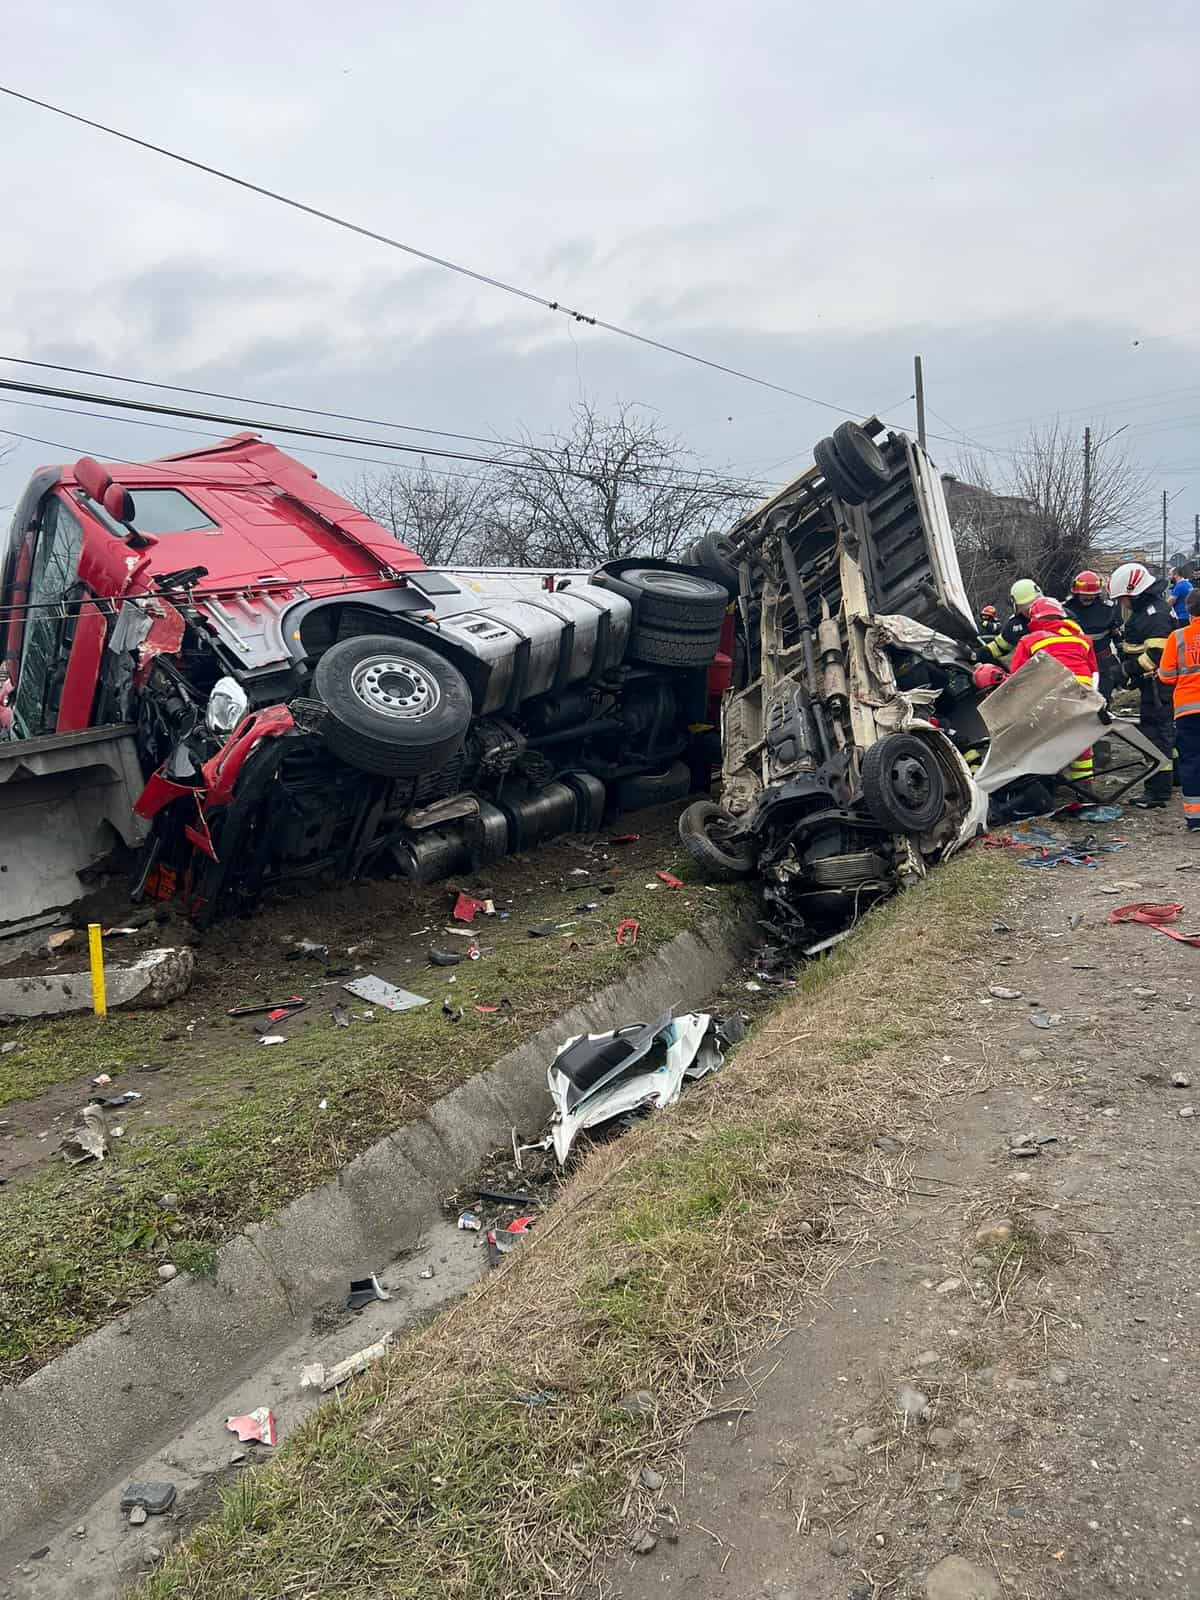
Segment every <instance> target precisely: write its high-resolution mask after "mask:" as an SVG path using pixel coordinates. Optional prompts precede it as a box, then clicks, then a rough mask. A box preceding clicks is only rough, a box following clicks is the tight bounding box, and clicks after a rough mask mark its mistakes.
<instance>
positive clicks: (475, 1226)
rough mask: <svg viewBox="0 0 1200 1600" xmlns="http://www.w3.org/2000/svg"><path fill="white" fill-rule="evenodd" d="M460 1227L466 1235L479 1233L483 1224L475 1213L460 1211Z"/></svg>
mask: <svg viewBox="0 0 1200 1600" xmlns="http://www.w3.org/2000/svg"><path fill="white" fill-rule="evenodd" d="M458 1225H459V1227H460V1228H461V1229H462V1230H463V1232H464V1233H478V1232H479V1230H480V1229H481V1228H482V1227H483V1223H482V1221H481V1220H480V1218H479V1217H478V1215H477V1214H476V1213H475V1212H474V1211H460V1212H459V1214H458Z"/></svg>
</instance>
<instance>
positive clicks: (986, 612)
mask: <svg viewBox="0 0 1200 1600" xmlns="http://www.w3.org/2000/svg"><path fill="white" fill-rule="evenodd" d="M979 615H980V616H981V617H994V616H995V615H996V608H995V606H984V608H983V610H982V611H981V612H980V613H979Z"/></svg>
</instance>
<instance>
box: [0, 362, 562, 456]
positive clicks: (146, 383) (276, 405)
mask: <svg viewBox="0 0 1200 1600" xmlns="http://www.w3.org/2000/svg"><path fill="white" fill-rule="evenodd" d="M0 361H8V362H12V363H13V364H14V365H16V366H21V367H40V368H41V369H42V370H43V371H45V372H70V373H73V374H74V375H75V376H76V377H79V378H103V379H104V380H105V381H106V382H108V383H126V384H130V385H131V386H132V387H134V388H136V389H166V390H169V391H170V392H171V393H172V394H192V395H199V396H200V397H201V398H203V399H205V400H232V401H233V402H234V404H235V405H239V406H271V407H272V408H273V409H274V410H276V411H296V412H299V413H300V414H301V415H302V416H306V417H324V418H325V419H326V420H327V421H329V422H364V423H366V424H367V426H368V427H372V428H400V429H402V430H403V431H404V432H406V433H431V434H434V435H436V436H437V437H438V438H441V439H458V440H461V441H463V442H464V443H466V444H486V445H491V446H495V445H507V446H508V447H509V448H511V449H513V450H520V449H523V448H524V445H523V444H522V443H521V442H520V441H519V440H516V439H495V438H491V439H489V438H486V437H485V436H484V435H483V434H479V433H451V432H450V431H449V429H447V428H423V427H421V426H420V425H419V424H417V423H415V422H387V421H383V420H381V419H380V418H379V417H359V416H355V415H354V414H353V413H352V412H346V411H319V410H317V408H316V407H315V406H297V405H292V404H291V403H290V402H288V401H286V400H254V399H250V398H249V397H248V396H246V395H242V394H226V393H224V392H222V391H221V390H220V389H190V388H188V387H187V386H186V385H184V384H181V383H158V382H156V381H155V380H153V379H151V378H128V377H125V376H123V375H122V374H121V373H119V372H97V371H96V370H95V369H94V368H92V367H68V366H65V365H63V363H61V362H58V361H34V360H32V359H31V358H30V357H28V356H0ZM540 448H547V447H540Z"/></svg>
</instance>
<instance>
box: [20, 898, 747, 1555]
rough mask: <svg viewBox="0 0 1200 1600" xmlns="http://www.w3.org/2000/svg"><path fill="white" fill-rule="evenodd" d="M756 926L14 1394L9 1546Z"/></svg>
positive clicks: (731, 934) (236, 1244)
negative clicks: (555, 1070) (557, 1071)
mask: <svg viewBox="0 0 1200 1600" xmlns="http://www.w3.org/2000/svg"><path fill="white" fill-rule="evenodd" d="M744 946H745V934H744V931H743V930H742V929H741V928H740V927H739V926H738V925H737V924H736V923H734V922H719V921H715V920H714V921H711V922H708V923H704V924H701V926H700V927H699V928H698V929H697V930H695V931H694V932H688V933H684V934H680V935H679V936H678V937H677V938H675V939H673V940H671V941H670V943H668V944H667V945H665V946H664V947H663V948H662V949H661V950H658V951H656V952H655V953H654V954H653V955H651V956H648V957H646V958H645V959H643V960H642V961H640V962H639V963H638V964H637V966H636V968H635V969H634V970H633V971H632V972H631V973H630V975H629V976H628V977H627V978H623V979H621V980H620V982H618V983H614V984H610V985H609V986H608V987H607V988H605V989H602V990H601V991H600V992H599V993H598V994H596V995H595V996H594V997H593V998H592V999H591V1000H588V1001H586V1002H584V1003H583V1004H582V1005H579V1006H575V1007H573V1008H572V1009H571V1010H570V1011H568V1012H566V1013H565V1015H563V1016H562V1017H560V1018H559V1019H558V1020H557V1021H556V1022H554V1023H552V1024H551V1025H550V1026H549V1027H547V1028H543V1029H542V1030H541V1032H540V1033H537V1034H535V1035H534V1036H533V1037H532V1038H531V1039H529V1040H528V1041H527V1042H526V1043H525V1044H523V1045H520V1046H519V1047H518V1048H517V1049H515V1050H511V1051H509V1052H508V1054H507V1055H505V1056H502V1057H501V1058H500V1059H499V1060H498V1061H497V1062H495V1063H494V1065H492V1066H491V1067H489V1068H487V1069H486V1070H485V1071H483V1072H481V1073H479V1074H478V1076H476V1077H474V1078H471V1079H469V1080H468V1081H467V1082H466V1083H464V1084H462V1085H461V1086H460V1087H459V1088H457V1089H455V1090H453V1091H452V1092H451V1093H450V1094H448V1095H446V1096H444V1098H442V1099H441V1100H439V1101H437V1102H436V1103H435V1104H434V1105H432V1106H431V1107H430V1108H429V1110H428V1111H427V1112H426V1114H425V1115H424V1116H423V1117H421V1118H420V1119H419V1120H418V1121H416V1122H413V1123H409V1124H407V1125H406V1126H405V1127H403V1128H400V1129H398V1130H397V1131H396V1132H395V1133H393V1134H390V1135H389V1136H388V1137H387V1138H384V1139H381V1140H380V1141H379V1142H378V1143H377V1144H375V1145H372V1146H371V1148H370V1149H369V1150H365V1151H364V1152H363V1153H362V1154H361V1155H359V1156H357V1157H356V1158H355V1159H354V1160H353V1161H351V1162H350V1163H349V1164H348V1165H347V1166H346V1167H345V1168H343V1170H342V1171H341V1172H340V1173H339V1174H338V1176H337V1177H336V1178H335V1179H333V1180H331V1181H330V1182H329V1183H327V1184H324V1185H322V1187H321V1188H319V1189H314V1190H312V1191H311V1192H310V1193H308V1194H305V1195H302V1196H301V1197H300V1198H299V1199H297V1200H294V1201H293V1202H292V1204H291V1205H289V1206H287V1207H286V1208H285V1209H284V1210H283V1211H281V1212H279V1213H278V1214H277V1215H276V1216H274V1217H272V1218H270V1219H269V1220H268V1221H267V1222H264V1223H261V1224H258V1225H255V1226H253V1227H250V1228H247V1229H246V1230H245V1231H244V1232H243V1233H241V1234H239V1235H238V1236H237V1237H236V1238H234V1239H232V1240H231V1241H230V1242H229V1243H228V1244H227V1245H225V1246H224V1247H223V1248H222V1250H221V1252H220V1255H219V1258H218V1268H217V1273H216V1276H215V1277H214V1278H209V1279H197V1278H191V1277H189V1276H187V1275H186V1274H183V1275H181V1276H180V1277H178V1278H176V1279H175V1280H173V1281H172V1282H171V1283H169V1284H166V1285H164V1287H163V1288H162V1289H160V1290H159V1291H157V1292H156V1293H155V1294H154V1295H153V1296H151V1297H150V1298H149V1299H147V1300H144V1301H143V1302H141V1304H139V1305H137V1306H135V1307H134V1308H133V1310H132V1311H130V1312H128V1313H127V1314H126V1315H125V1316H123V1317H122V1318H120V1320H119V1321H117V1322H114V1323H110V1324H109V1325H108V1326H107V1327H104V1328H101V1329H99V1330H98V1331H97V1332H96V1333H93V1334H90V1335H89V1336H88V1337H87V1338H86V1339H84V1340H82V1341H81V1342H80V1343H79V1344H78V1345H76V1346H75V1347H74V1348H73V1349H71V1350H69V1351H67V1352H66V1353H65V1354H64V1355H62V1356H60V1357H59V1358H58V1359H57V1360H56V1361H53V1362H51V1363H50V1365H49V1366H47V1367H44V1368H43V1369H42V1371H40V1372H37V1373H35V1374H34V1375H33V1377H31V1378H29V1379H27V1380H26V1382H25V1383H23V1384H21V1385H20V1387H19V1388H16V1389H12V1390H8V1391H5V1392H3V1393H0V1546H3V1545H5V1544H7V1543H8V1542H9V1540H10V1539H11V1538H12V1537H13V1536H14V1535H16V1534H19V1533H20V1531H21V1530H22V1528H24V1527H27V1526H29V1525H30V1524H32V1523H33V1522H34V1521H37V1520H42V1519H45V1518H48V1517H52V1516H55V1515H58V1514H60V1513H63V1514H65V1513H66V1512H67V1510H68V1509H69V1508H70V1507H71V1505H72V1504H74V1503H76V1502H78V1501H79V1500H80V1499H81V1498H82V1497H83V1496H85V1495H89V1494H94V1493H95V1492H96V1489H97V1485H98V1484H99V1483H103V1482H104V1481H107V1480H108V1479H110V1478H112V1477H113V1476H115V1475H116V1474H118V1473H120V1472H121V1471H122V1470H124V1469H126V1468H128V1467H129V1466H130V1465H131V1464H133V1463H136V1462H137V1461H140V1460H142V1459H143V1458H144V1457H145V1456H146V1455H147V1453H148V1452H149V1451H150V1450H152V1449H153V1448H154V1447H155V1445H156V1444H157V1443H158V1442H161V1441H164V1440H165V1439H166V1438H167V1437H168V1436H170V1435H171V1434H173V1433H174V1432H175V1431H176V1430H177V1429H178V1427H179V1426H180V1425H181V1423H182V1422H183V1421H185V1420H186V1419H187V1418H189V1417H190V1416H192V1415H193V1414H194V1413H195V1412H197V1411H199V1410H200V1409H202V1408H203V1407H205V1406H206V1405H209V1404H212V1403H214V1402H215V1401H216V1400H217V1399H218V1398H219V1397H220V1395H221V1394H223V1393H225V1392H226V1391H227V1390H228V1388H229V1386H230V1384H231V1382H232V1381H234V1380H236V1379H237V1378H238V1376H239V1372H240V1371H241V1370H243V1369H245V1370H249V1369H250V1368H251V1367H252V1366H253V1363H254V1362H255V1361H256V1360H258V1359H259V1358H260V1357H261V1355H262V1353H263V1352H264V1351H267V1350H269V1349H270V1348H271V1347H272V1346H273V1345H276V1344H279V1343H281V1342H282V1341H283V1340H284V1339H285V1338H287V1337H288V1336H289V1335H293V1336H294V1334H295V1332H296V1325H297V1322H298V1321H300V1320H301V1319H303V1318H304V1317H305V1316H306V1315H307V1314H309V1313H310V1312H312V1311H313V1310H314V1309H315V1308H316V1307H317V1306H319V1305H321V1304H323V1303H324V1302H326V1301H327V1300H329V1299H330V1298H331V1296H339V1297H340V1296H341V1295H343V1294H344V1293H345V1290H346V1284H347V1281H348V1280H349V1279H350V1278H352V1277H360V1276H362V1275H363V1274H364V1273H365V1272H369V1271H371V1270H373V1268H374V1267H376V1266H378V1265H379V1263H380V1262H382V1261H384V1260H387V1259H391V1258H392V1257H394V1256H395V1255H396V1254H398V1253H399V1252H401V1251H403V1250H404V1249H406V1248H409V1247H411V1246H413V1245H415V1244H416V1243H417V1241H418V1239H419V1237H420V1235H421V1232H422V1229H423V1227H424V1226H425V1224H426V1223H427V1221H428V1219H429V1218H430V1217H432V1216H435V1215H437V1213H438V1210H439V1201H440V1196H441V1195H442V1194H444V1193H445V1192H446V1191H447V1190H448V1189H453V1188H454V1187H455V1186H456V1185H457V1184H460V1183H463V1182H466V1181H467V1180H469V1179H470V1178H471V1176H472V1175H473V1174H474V1172H475V1171H476V1169H477V1168H478V1166H479V1164H480V1162H481V1161H482V1160H483V1158H484V1157H485V1156H486V1155H487V1154H488V1153H489V1152H490V1151H492V1150H494V1149H495V1148H496V1147H497V1146H498V1145H503V1144H506V1143H507V1141H508V1137H509V1130H510V1128H511V1127H513V1126H514V1125H516V1126H517V1127H518V1128H520V1129H522V1130H523V1131H527V1132H532V1131H533V1130H535V1129H540V1127H541V1126H542V1125H543V1123H544V1122H545V1120H546V1118H547V1116H548V1115H549V1111H550V1099H549V1095H548V1094H547V1092H546V1067H547V1065H548V1064H549V1062H550V1061H551V1060H552V1059H553V1057H554V1054H555V1051H556V1050H557V1048H558V1046H559V1045H560V1044H561V1043H562V1041H563V1040H564V1039H566V1038H568V1037H569V1036H570V1035H572V1034H577V1033H584V1032H591V1033H599V1032H603V1031H604V1030H605V1029H608V1028H612V1027H618V1026H622V1025H624V1024H625V1023H628V1022H631V1021H638V1020H643V1019H647V1018H652V1017H654V1016H656V1015H661V1013H662V1012H664V1011H665V1010H666V1009H667V1008H668V1007H673V1008H674V1009H675V1010H676V1011H686V1010H690V1009H691V1008H693V1007H694V1006H696V1005H698V1004H699V1003H700V1002H701V1001H703V1000H704V999H705V998H706V997H707V996H709V995H711V993H712V992H713V990H714V989H716V988H717V987H718V986H719V985H720V984H721V983H722V982H723V980H724V979H725V978H726V977H727V976H728V974H729V973H730V972H731V971H732V970H733V968H734V967H735V965H736V964H737V962H738V960H739V958H740V956H741V953H742V950H743V949H744Z"/></svg>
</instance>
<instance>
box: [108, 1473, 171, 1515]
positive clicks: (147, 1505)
mask: <svg viewBox="0 0 1200 1600" xmlns="http://www.w3.org/2000/svg"><path fill="white" fill-rule="evenodd" d="M174 1504H175V1485H174V1484H173V1483H167V1482H166V1481H165V1479H163V1480H159V1479H156V1480H155V1481H154V1482H152V1483H131V1484H128V1485H127V1486H126V1487H125V1488H124V1489H123V1490H122V1491H121V1510H122V1511H132V1510H133V1508H134V1506H141V1507H142V1509H143V1510H144V1511H148V1512H149V1513H150V1515H151V1516H152V1517H161V1516H162V1514H163V1512H164V1511H169V1510H170V1509H171V1507H172V1506H173V1505H174Z"/></svg>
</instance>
